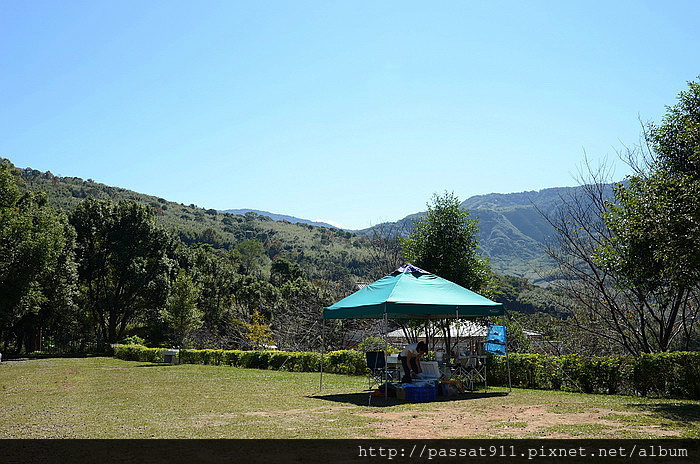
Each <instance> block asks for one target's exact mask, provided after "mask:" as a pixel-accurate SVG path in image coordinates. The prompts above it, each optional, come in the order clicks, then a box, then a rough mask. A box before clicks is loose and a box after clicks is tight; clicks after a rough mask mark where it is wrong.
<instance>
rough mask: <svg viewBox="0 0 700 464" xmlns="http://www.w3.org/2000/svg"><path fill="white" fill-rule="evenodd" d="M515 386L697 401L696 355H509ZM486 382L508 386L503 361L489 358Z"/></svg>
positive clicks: (699, 364) (699, 372) (699, 368)
mask: <svg viewBox="0 0 700 464" xmlns="http://www.w3.org/2000/svg"><path fill="white" fill-rule="evenodd" d="M509 360H510V370H511V381H512V384H513V386H517V387H524V388H536V389H543V390H566V391H582V392H584V393H602V394H611V395H612V394H622V395H640V396H655V397H667V398H692V399H697V398H700V352H672V353H654V354H642V355H640V356H635V357H631V356H599V357H598V356H597V357H590V358H588V357H583V356H579V355H574V354H572V355H565V356H549V355H538V354H511V355H509ZM487 369H488V379H489V383H491V384H493V385H508V371H507V366H506V358H505V356H493V357H489V359H488V364H487Z"/></svg>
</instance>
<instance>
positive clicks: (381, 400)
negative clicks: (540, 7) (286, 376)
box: [307, 392, 508, 408]
mask: <svg viewBox="0 0 700 464" xmlns="http://www.w3.org/2000/svg"><path fill="white" fill-rule="evenodd" d="M496 396H508V393H507V392H485V393H463V394H461V395H459V396H451V397H444V396H438V398H437V400H435V401H431V403H449V402H452V401H465V400H476V399H480V398H493V397H496ZM307 398H318V399H321V400H326V401H333V402H336V403H348V404H354V405H355V406H367V405H369V406H374V407H378V408H383V407H387V406H397V405H400V404H407V403H414V402H413V401H406V400H398V399H396V398H392V397H388V398H385V397H383V396H373V397H372V402H371V403H370V401H369V399H370V396H369V392H361V393H343V394H337V395H309V396H308V397H307Z"/></svg>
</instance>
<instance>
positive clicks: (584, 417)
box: [360, 405, 677, 438]
mask: <svg viewBox="0 0 700 464" xmlns="http://www.w3.org/2000/svg"><path fill="white" fill-rule="evenodd" d="M613 412H615V414H624V413H620V412H619V411H613V410H612V409H605V408H596V409H591V410H590V411H585V412H570V413H555V412H552V411H550V410H548V406H546V405H500V406H497V407H493V408H490V409H487V410H486V412H485V413H484V410H479V411H476V412H470V411H465V410H463V409H456V408H450V407H441V406H438V407H436V408H435V409H434V410H432V411H421V412H415V411H413V412H390V411H372V412H363V413H360V415H362V416H365V417H370V418H372V419H375V420H378V423H377V425H376V432H377V435H379V436H380V437H386V438H406V437H411V436H414V437H422V438H458V437H470V436H490V437H494V438H498V437H516V438H517V437H546V438H582V437H581V435H577V436H575V435H572V434H567V433H562V432H548V431H546V429H548V428H550V427H555V426H557V425H562V426H563V425H587V424H595V425H598V426H600V425H602V426H608V427H610V428H611V429H610V432H611V435H610V436H611V437H614V436H615V434H614V430H615V429H625V430H628V431H636V432H640V433H646V434H650V435H654V436H659V437H664V436H674V435H676V434H677V432H675V431H673V430H665V429H661V428H659V427H654V426H630V424H623V423H621V422H617V421H614V420H609V419H603V416H606V415H608V414H611V413H613ZM636 414H638V413H636Z"/></svg>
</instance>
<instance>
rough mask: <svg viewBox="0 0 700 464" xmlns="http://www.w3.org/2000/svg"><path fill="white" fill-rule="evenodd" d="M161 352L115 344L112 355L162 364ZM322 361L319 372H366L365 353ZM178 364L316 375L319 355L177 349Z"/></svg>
mask: <svg viewBox="0 0 700 464" xmlns="http://www.w3.org/2000/svg"><path fill="white" fill-rule="evenodd" d="M163 350H164V348H146V347H145V346H140V345H115V347H114V356H115V357H116V358H119V359H124V360H126V361H143V362H163V353H162V352H163ZM323 359H324V361H323V370H324V371H325V372H328V373H330V374H346V375H363V374H365V372H366V365H367V362H366V360H365V354H364V353H363V352H360V351H355V350H342V351H331V352H330V353H326V354H325V356H324V358H323ZM180 362H181V363H183V364H208V365H212V366H221V365H224V366H234V367H244V368H252V369H272V370H281V371H290V372H318V371H319V369H320V366H321V354H320V353H303V352H290V351H241V350H180Z"/></svg>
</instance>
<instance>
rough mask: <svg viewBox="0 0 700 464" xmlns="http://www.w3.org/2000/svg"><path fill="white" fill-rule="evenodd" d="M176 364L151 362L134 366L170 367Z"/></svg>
mask: <svg viewBox="0 0 700 464" xmlns="http://www.w3.org/2000/svg"><path fill="white" fill-rule="evenodd" d="M176 365H177V364H169V363H151V364H139V365H138V366H134V367H170V366H176Z"/></svg>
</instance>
